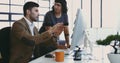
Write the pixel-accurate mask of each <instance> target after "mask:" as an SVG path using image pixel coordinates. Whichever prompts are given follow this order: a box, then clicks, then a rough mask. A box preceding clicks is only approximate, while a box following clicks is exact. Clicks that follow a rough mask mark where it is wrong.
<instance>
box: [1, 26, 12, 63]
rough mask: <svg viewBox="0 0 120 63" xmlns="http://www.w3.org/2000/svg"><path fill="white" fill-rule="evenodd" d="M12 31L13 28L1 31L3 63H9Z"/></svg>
mask: <svg viewBox="0 0 120 63" xmlns="http://www.w3.org/2000/svg"><path fill="white" fill-rule="evenodd" d="M10 31H11V27H5V28H2V29H1V30H0V52H1V56H2V63H9V57H10Z"/></svg>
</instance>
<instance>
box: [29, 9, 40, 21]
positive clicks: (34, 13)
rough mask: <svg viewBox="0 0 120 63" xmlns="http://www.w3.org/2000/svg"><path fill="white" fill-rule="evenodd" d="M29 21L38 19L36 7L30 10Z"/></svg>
mask: <svg viewBox="0 0 120 63" xmlns="http://www.w3.org/2000/svg"><path fill="white" fill-rule="evenodd" d="M29 17H30V19H31V20H32V21H37V20H38V18H39V10H38V7H33V8H32V9H31V10H30V16H29Z"/></svg>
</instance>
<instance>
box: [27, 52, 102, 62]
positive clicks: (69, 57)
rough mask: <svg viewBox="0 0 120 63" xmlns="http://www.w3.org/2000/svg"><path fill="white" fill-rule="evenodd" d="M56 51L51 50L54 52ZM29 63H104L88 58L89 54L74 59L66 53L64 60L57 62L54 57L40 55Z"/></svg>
mask: <svg viewBox="0 0 120 63" xmlns="http://www.w3.org/2000/svg"><path fill="white" fill-rule="evenodd" d="M54 52H55V51H53V52H51V53H52V54H53V53H54ZM29 63H102V61H100V60H95V59H88V57H87V56H84V58H82V60H81V61H74V60H73V56H72V54H71V55H65V58H64V62H56V61H55V59H54V58H45V57H44V56H42V57H39V58H37V59H35V60H33V61H31V62H29Z"/></svg>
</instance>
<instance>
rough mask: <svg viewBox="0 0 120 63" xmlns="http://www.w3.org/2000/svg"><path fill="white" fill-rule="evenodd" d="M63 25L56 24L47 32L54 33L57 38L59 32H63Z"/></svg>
mask: <svg viewBox="0 0 120 63" xmlns="http://www.w3.org/2000/svg"><path fill="white" fill-rule="evenodd" d="M63 28H64V26H63V23H57V24H56V25H54V26H53V27H51V28H50V29H49V30H48V31H49V32H51V33H54V35H55V36H59V35H60V34H61V32H62V31H63Z"/></svg>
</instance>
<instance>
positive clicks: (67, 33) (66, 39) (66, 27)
mask: <svg viewBox="0 0 120 63" xmlns="http://www.w3.org/2000/svg"><path fill="white" fill-rule="evenodd" d="M64 36H65V41H66V44H67V48H70V44H69V28H68V26H64Z"/></svg>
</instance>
